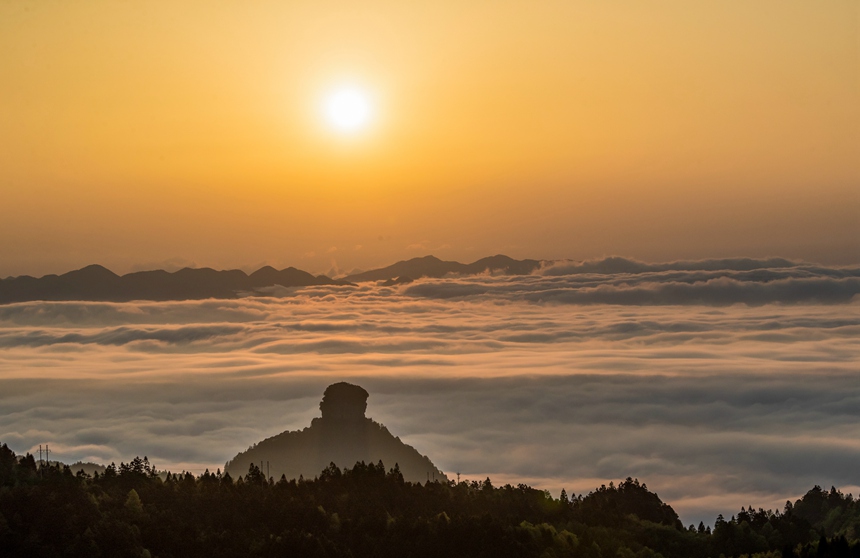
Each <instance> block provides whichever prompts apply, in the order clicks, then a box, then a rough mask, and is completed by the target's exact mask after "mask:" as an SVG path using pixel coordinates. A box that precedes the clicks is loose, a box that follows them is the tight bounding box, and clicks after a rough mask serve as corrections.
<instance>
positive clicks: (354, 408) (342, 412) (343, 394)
mask: <svg viewBox="0 0 860 558" xmlns="http://www.w3.org/2000/svg"><path fill="white" fill-rule="evenodd" d="M369 396H370V394H369V393H367V391H365V390H364V388H362V387H360V386H357V385H354V384H348V383H346V382H339V383H337V384H332V385H330V386H328V387H327V388H326V390H325V393H323V398H322V401H320V411H321V412H322V418H323V420H326V421H329V420H361V419H363V418H365V416H364V412H365V411H366V410H367V398H368V397H369Z"/></svg>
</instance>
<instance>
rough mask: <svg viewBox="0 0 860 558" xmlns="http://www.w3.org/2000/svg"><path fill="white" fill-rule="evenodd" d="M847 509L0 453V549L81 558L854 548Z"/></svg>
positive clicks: (814, 497)
mask: <svg viewBox="0 0 860 558" xmlns="http://www.w3.org/2000/svg"><path fill="white" fill-rule="evenodd" d="M858 534H860V505H858V503H857V502H856V501H855V500H854V499H853V498H852V497H851V496H845V495H843V494H841V493H840V492H838V491H837V490H835V489H833V490H830V491H823V490H821V489H820V488H818V487H815V488H814V489H812V490H810V491H809V492H808V493H807V494H806V495H805V496H804V497H803V498H802V499H800V500H798V501H797V502H796V503H794V504H790V503H788V504H787V505H786V507H785V509H784V510H782V511H776V512H771V511H764V510H751V509H750V510H746V509H741V511H740V512H738V513H736V514H735V515H734V516H732V517H731V519H729V520H726V519H725V518H723V517H722V516H720V517H719V518H717V521H716V524H715V527H714V529H713V531H712V530H711V529H710V528H709V527H705V526H704V525H702V524H700V525H699V526H698V527H694V526H692V525H691V526H689V527H686V528H685V527H683V526H682V525H681V522H680V521H679V519H678V516H677V514H676V513H675V512H674V510H673V509H672V508H671V507H670V506H669V505H667V504H665V503H663V502H662V501H661V500H660V498H659V497H658V496H657V495H656V494H654V493H652V492H650V491H649V490H648V489H647V487H646V486H645V485H644V484H640V483H639V482H638V481H636V480H633V479H629V478H628V479H627V480H625V481H623V482H621V483H620V484H618V485H617V486H615V485H613V484H610V485H609V486H601V487H600V488H598V489H596V490H595V491H593V492H591V493H590V494H588V495H585V496H574V497H568V496H567V495H566V494H565V493H562V494H561V497H560V498H557V499H556V498H552V497H551V496H550V494H549V493H547V492H544V491H541V490H536V489H533V488H530V487H528V486H525V485H522V484H521V485H518V486H510V485H505V486H501V487H496V486H493V484H492V483H491V481H490V480H489V479H487V480H485V481H484V482H474V481H473V482H460V483H459V484H457V483H455V482H453V481H451V482H448V483H442V482H427V483H424V484H420V483H409V482H405V481H404V480H403V476H402V475H401V474H400V472H399V467H397V466H396V465H395V466H394V467H393V468H390V469H387V470H386V468H385V466H384V465H383V464H382V463H378V464H375V465H374V464H365V463H357V464H355V466H354V467H352V468H351V469H344V470H341V469H339V468H338V467H336V466H335V465H333V464H332V465H331V466H329V467H328V468H326V469H325V470H323V471H322V472H321V473H320V475H319V476H318V477H317V478H315V479H298V480H287V479H285V478H281V479H280V480H278V481H275V480H274V479H266V478H265V475H263V474H262V473H261V471H260V470H259V468H257V467H255V466H253V465H252V466H251V467H250V470H249V471H248V473H247V474H246V475H244V476H240V477H237V478H235V479H234V478H232V477H231V476H230V475H228V474H221V473H220V472H216V473H214V474H213V473H210V472H208V471H207V472H206V473H204V474H203V475H200V476H194V475H192V474H190V473H184V474H176V475H174V474H168V475H167V476H166V478H162V476H160V475H159V473H158V472H157V471H156V470H155V468H154V467H153V466H152V465H151V464H150V463H149V462H148V460H147V459H146V458H144V459H140V458H135V459H134V460H133V461H132V462H131V463H129V464H125V463H123V464H120V466H119V467H117V466H115V465H111V466H110V467H108V468H107V469H106V471H105V472H104V474H101V475H99V474H96V475H95V476H92V477H90V476H88V475H86V474H85V473H83V472H79V473H77V474H76V473H74V472H73V471H72V470H71V469H70V468H69V467H60V466H53V465H52V466H45V467H42V468H40V467H38V466H37V463H36V461H35V460H34V459H33V457H32V456H31V455H26V456H24V457H20V456H16V455H15V454H14V453H13V452H12V451H10V450H9V449H8V448H7V447H6V446H5V445H3V446H2V447H0V554H2V555H3V556H32V557H42V556H44V557H54V556H58V557H59V556H70V557H71V556H87V557H98V556H103V557H113V556H117V557H126V556H134V557H159V558H170V557H194V556H206V557H227V556H260V557H270V556H271V557H274V556H301V557H360V556H373V557H381V558H382V557H443V556H444V557H467V556H469V557H471V556H475V557H483V556H486V557H506V556H510V557H514V556H516V557H520V556H535V557H565V556H567V557H593V558H610V557H613V558H630V557H640V558H646V557H651V558H654V557H657V556H662V557H663V558H674V557H677V558H696V557H702V558H705V557H709V556H712V557H718V556H720V555H723V556H742V555H747V556H759V557H768V558H770V557H781V556H797V557H807V558H813V557H843V556H860V542H858V541H857V537H858Z"/></svg>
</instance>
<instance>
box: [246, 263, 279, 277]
mask: <svg viewBox="0 0 860 558" xmlns="http://www.w3.org/2000/svg"><path fill="white" fill-rule="evenodd" d="M288 269H289V268H288ZM277 272H278V270H277V269H275V268H274V267H272V266H270V265H264V266H263V267H261V268H260V269H258V270H257V271H255V272H254V273H252V274H251V275H249V276H248V277H259V276H261V275H270V274H272V273H277Z"/></svg>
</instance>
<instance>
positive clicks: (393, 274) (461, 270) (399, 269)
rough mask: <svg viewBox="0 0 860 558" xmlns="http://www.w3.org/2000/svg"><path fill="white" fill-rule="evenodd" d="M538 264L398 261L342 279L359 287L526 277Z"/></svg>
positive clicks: (500, 258)
mask: <svg viewBox="0 0 860 558" xmlns="http://www.w3.org/2000/svg"><path fill="white" fill-rule="evenodd" d="M542 263H543V262H541V261H538V260H515V259H513V258H510V257H508V256H505V255H502V254H497V255H495V256H489V257H486V258H481V259H480V260H478V261H475V262H472V263H470V264H463V263H460V262H455V261H445V260H440V259H439V258H437V257H435V256H424V257H422V258H412V259H411V260H403V261H399V262H397V263H396V264H393V265H390V266H388V267H383V268H380V269H372V270H370V271H364V272H362V273H355V274H353V275H347V276H346V277H344V279H345V280H346V281H349V282H351V283H361V282H363V281H389V280H393V279H397V278H409V279H420V278H422V277H432V278H439V277H444V276H446V275H448V274H454V275H477V274H480V273H485V272H488V271H489V272H491V273H504V274H505V275H529V274H530V273H532V272H534V271H535V270H536V269H538V268H540V267H541V265H542ZM401 282H408V281H401Z"/></svg>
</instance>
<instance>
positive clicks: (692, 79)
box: [0, 0, 860, 276]
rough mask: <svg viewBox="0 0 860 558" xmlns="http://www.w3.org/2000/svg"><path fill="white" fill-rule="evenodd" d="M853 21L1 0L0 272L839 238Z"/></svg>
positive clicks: (854, 16) (635, 249)
mask: <svg viewBox="0 0 860 558" xmlns="http://www.w3.org/2000/svg"><path fill="white" fill-rule="evenodd" d="M646 4H647V6H646ZM858 27H860V3H858V2H857V1H856V0H834V1H827V2H814V3H813V2H795V1H788V2H787V1H756V2H747V1H730V2H689V1H687V0H684V1H662V2H654V3H642V2H621V1H614V2H575V1H565V2H549V1H547V2H540V3H533V2H515V1H507V2H466V1H450V2H449V1H439V0H437V1H434V2H422V3H417V2H361V3H357V2H338V1H321V2H320V1H317V2H284V1H278V2H267V1H251V2H227V1H224V2H180V3H177V2H146V3H142V2H141V3H137V2H95V1H83V0H81V1H78V2H53V1H48V0H44V1H39V2H25V1H20V2H19V1H10V2H3V3H2V4H0V132H2V133H0V239H2V240H0V276H6V275H17V274H34V275H40V274H43V273H48V272H63V271H67V270H69V269H72V268H75V267H81V266H83V265H86V264H89V263H94V262H98V263H102V264H104V265H107V266H108V267H111V268H112V269H114V270H115V271H118V272H126V271H129V270H131V269H137V268H140V267H161V266H165V265H181V264H183V263H188V262H194V263H195V264H197V265H206V266H212V267H218V268H226V267H244V268H246V269H247V268H253V267H255V266H257V265H259V264H262V263H271V264H273V265H276V266H278V267H284V266H287V265H295V266H296V267H300V268H303V269H308V270H310V271H316V272H325V271H328V270H329V268H330V267H332V266H333V265H336V266H337V267H338V268H340V269H342V270H343V269H350V268H352V267H355V266H359V267H364V268H367V267H371V266H376V265H385V264H388V263H391V262H393V261H395V260H397V259H404V258H408V257H413V256H418V255H425V254H427V253H434V254H436V255H437V256H440V257H443V258H450V259H459V260H461V261H466V260H468V261H471V260H474V259H477V258H479V257H482V256H485V255H489V254H494V253H499V252H502V253H507V254H508V255H511V256H514V257H534V258H563V257H569V258H577V259H580V258H589V257H596V256H602V255H608V254H620V255H624V256H629V257H636V258H642V259H648V260H666V259H675V258H703V257H721V256H764V255H778V256H783V257H789V258H803V259H808V260H813V261H820V262H825V263H837V264H838V263H856V262H858V261H860V162H858V161H860V32H858ZM346 83H350V84H356V85H358V86H360V87H363V88H364V89H365V90H366V91H367V92H368V94H369V95H370V96H371V98H372V99H373V103H374V106H375V113H376V118H375V119H374V121H373V122H372V124H371V125H370V126H369V127H368V128H367V129H366V130H364V131H363V132H361V133H357V134H354V135H352V136H350V137H344V136H342V135H338V134H337V133H336V132H335V131H333V130H331V129H330V128H329V127H328V126H327V125H326V123H325V121H324V119H323V118H322V116H321V110H320V104H321V103H322V101H323V99H324V98H325V96H326V95H327V94H328V93H329V92H331V91H332V90H333V89H335V88H336V87H337V86H339V85H340V84H346ZM171 262H172V263H171Z"/></svg>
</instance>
